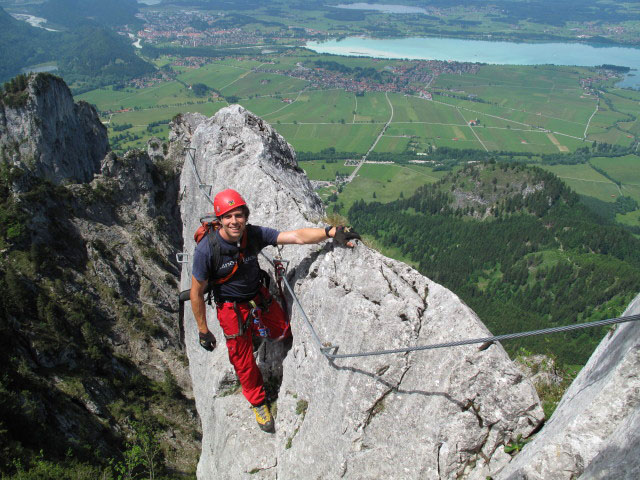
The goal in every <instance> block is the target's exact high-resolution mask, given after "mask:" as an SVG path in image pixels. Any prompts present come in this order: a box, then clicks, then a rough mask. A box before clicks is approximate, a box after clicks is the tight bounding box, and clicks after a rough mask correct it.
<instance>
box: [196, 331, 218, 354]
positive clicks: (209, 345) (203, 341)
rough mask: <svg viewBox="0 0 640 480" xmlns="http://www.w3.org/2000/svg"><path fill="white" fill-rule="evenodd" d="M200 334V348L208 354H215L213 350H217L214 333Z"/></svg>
mask: <svg viewBox="0 0 640 480" xmlns="http://www.w3.org/2000/svg"><path fill="white" fill-rule="evenodd" d="M198 333H199V334H200V346H201V347H202V348H204V349H205V350H206V351H208V352H213V349H214V348H216V337H214V336H213V333H211V332H207V333H202V332H198Z"/></svg>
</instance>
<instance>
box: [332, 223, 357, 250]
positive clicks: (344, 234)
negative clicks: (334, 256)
mask: <svg viewBox="0 0 640 480" xmlns="http://www.w3.org/2000/svg"><path fill="white" fill-rule="evenodd" d="M350 240H362V238H360V234H359V233H358V232H356V231H355V230H354V229H353V228H351V227H343V226H341V225H339V226H337V227H336V233H335V234H334V235H333V241H334V242H335V243H337V244H338V245H340V246H343V247H351V248H353V247H354V243H353V242H351V241H350Z"/></svg>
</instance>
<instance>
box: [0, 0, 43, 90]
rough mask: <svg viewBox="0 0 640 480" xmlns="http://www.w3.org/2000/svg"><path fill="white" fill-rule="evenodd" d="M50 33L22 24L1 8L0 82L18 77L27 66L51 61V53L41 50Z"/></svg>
mask: <svg viewBox="0 0 640 480" xmlns="http://www.w3.org/2000/svg"><path fill="white" fill-rule="evenodd" d="M50 33H51V32H47V31H45V30H42V29H40V28H35V27H32V26H31V25H29V24H27V23H25V22H20V21H18V20H16V19H14V18H13V17H12V16H11V15H9V14H8V13H7V12H6V11H5V10H3V9H2V8H0V51H2V61H1V62H0V80H3V81H4V80H8V79H9V78H11V77H13V76H15V75H17V74H18V73H19V72H20V69H21V68H23V67H25V66H27V65H33V64H36V63H41V62H45V61H47V60H50V59H51V55H50V53H49V52H48V51H47V50H46V49H43V48H39V47H40V45H43V44H45V43H46V41H47V39H48V38H50V36H49V35H48V34H50Z"/></svg>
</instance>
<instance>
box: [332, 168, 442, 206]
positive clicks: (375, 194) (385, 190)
mask: <svg viewBox="0 0 640 480" xmlns="http://www.w3.org/2000/svg"><path fill="white" fill-rule="evenodd" d="M446 173H447V172H434V171H433V169H432V168H431V167H427V166H423V165H385V164H371V163H367V164H365V165H363V166H362V168H361V169H360V170H359V171H358V175H357V176H356V178H355V179H354V181H353V182H351V183H350V184H348V185H345V186H344V189H343V191H342V193H341V194H340V197H339V198H340V200H339V201H340V203H341V204H342V208H341V211H342V213H346V212H347V211H348V210H349V208H350V207H351V205H352V204H353V203H354V202H355V201H356V200H365V201H366V202H373V201H376V202H381V203H388V202H391V201H393V200H397V199H398V198H399V197H400V196H401V195H403V196H405V197H407V196H410V195H411V194H413V192H415V190H416V189H417V188H418V187H420V186H422V185H424V184H427V183H434V182H437V181H438V180H439V179H440V178H442V177H443V176H444V175H445V174H446Z"/></svg>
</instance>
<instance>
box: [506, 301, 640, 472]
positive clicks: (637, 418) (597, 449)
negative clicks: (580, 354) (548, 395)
mask: <svg viewBox="0 0 640 480" xmlns="http://www.w3.org/2000/svg"><path fill="white" fill-rule="evenodd" d="M639 313H640V296H638V297H636V299H635V300H634V301H633V302H632V303H631V305H629V307H628V308H627V310H626V312H625V313H624V315H637V314H639ZM639 371H640V323H639V322H633V323H626V324H622V325H619V326H618V327H617V328H616V330H615V332H613V333H611V334H610V335H607V336H606V337H605V338H604V339H603V340H602V342H601V343H600V345H599V346H598V348H597V349H596V350H595V352H594V353H593V355H591V358H590V359H589V362H588V363H587V365H586V366H585V367H584V368H583V369H582V370H581V371H580V373H579V374H578V376H577V378H576V379H575V380H574V382H573V383H572V384H571V386H570V387H569V389H568V390H567V391H566V392H565V394H564V396H563V397H562V400H561V402H560V404H559V405H558V408H557V409H556V411H555V412H554V414H553V415H552V417H551V419H550V420H549V422H548V423H547V424H546V425H545V427H544V428H543V429H542V430H541V432H540V433H539V434H538V435H537V436H536V437H535V439H534V440H533V441H532V442H531V443H529V444H527V445H526V446H525V448H524V449H523V450H522V452H521V453H519V454H518V455H517V456H516V457H515V458H514V460H513V461H512V462H511V463H510V464H509V465H508V466H507V467H505V469H504V470H503V471H502V472H501V473H500V475H498V476H497V477H496V478H499V479H509V480H515V479H548V478H554V479H565V478H566V479H570V478H584V479H592V478H616V479H637V478H640V443H639V442H638V441H639V440H640V377H639V376H638V372H639Z"/></svg>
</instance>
